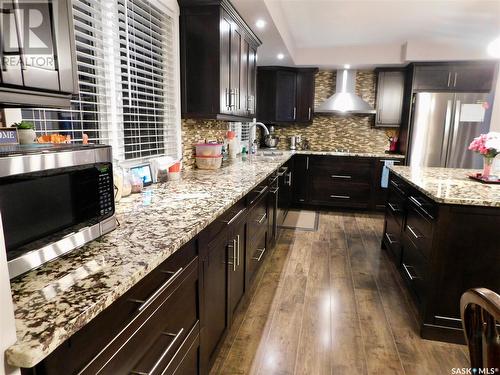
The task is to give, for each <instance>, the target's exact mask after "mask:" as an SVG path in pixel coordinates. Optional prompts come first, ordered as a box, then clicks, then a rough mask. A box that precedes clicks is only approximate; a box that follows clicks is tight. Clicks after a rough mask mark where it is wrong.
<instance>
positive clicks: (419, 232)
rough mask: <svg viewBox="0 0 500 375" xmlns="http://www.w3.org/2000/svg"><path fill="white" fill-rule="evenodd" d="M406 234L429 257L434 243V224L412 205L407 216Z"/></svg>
mask: <svg viewBox="0 0 500 375" xmlns="http://www.w3.org/2000/svg"><path fill="white" fill-rule="evenodd" d="M405 233H406V235H407V236H408V239H409V240H410V241H411V242H412V243H413V244H414V245H415V246H416V247H417V248H418V249H419V250H420V251H421V252H422V253H423V254H424V255H425V256H427V257H428V256H429V251H430V248H431V242H432V222H430V221H429V220H427V218H426V217H425V216H424V215H423V214H422V213H421V212H420V211H418V210H417V209H416V208H414V207H412V206H411V205H410V207H409V208H408V213H407V216H406V225H405Z"/></svg>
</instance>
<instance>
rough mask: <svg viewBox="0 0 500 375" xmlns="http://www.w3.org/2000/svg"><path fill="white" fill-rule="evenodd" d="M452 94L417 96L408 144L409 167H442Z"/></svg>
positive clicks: (444, 159) (419, 94) (450, 117)
mask: <svg viewBox="0 0 500 375" xmlns="http://www.w3.org/2000/svg"><path fill="white" fill-rule="evenodd" d="M454 98H455V94H453V93H429V92H422V93H418V94H416V98H415V108H414V112H413V121H412V133H411V144H410V160H409V162H410V165H419V166H426V167H441V166H444V164H445V162H446V155H447V147H448V146H447V140H448V134H449V131H450V127H451V121H452V117H453V103H454Z"/></svg>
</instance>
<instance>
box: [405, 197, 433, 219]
mask: <svg viewBox="0 0 500 375" xmlns="http://www.w3.org/2000/svg"><path fill="white" fill-rule="evenodd" d="M409 199H410V201H411V202H412V203H414V204H415V205H416V206H417V207H418V208H420V210H421V211H422V212H423V213H424V214H426V215H427V216H428V217H429V218H431V219H432V220H434V216H432V215H431V214H430V213H429V212H428V211H427V210H426V209H425V208H424V205H423V204H422V203H421V202H419V201H418V200H417V198H415V197H413V196H410V198H409Z"/></svg>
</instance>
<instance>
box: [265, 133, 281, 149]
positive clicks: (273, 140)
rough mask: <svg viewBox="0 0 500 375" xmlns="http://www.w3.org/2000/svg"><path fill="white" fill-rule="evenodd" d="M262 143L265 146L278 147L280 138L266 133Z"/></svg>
mask: <svg viewBox="0 0 500 375" xmlns="http://www.w3.org/2000/svg"><path fill="white" fill-rule="evenodd" d="M264 143H265V145H266V147H269V148H276V147H278V143H280V139H279V138H278V137H274V136H272V135H266V137H265V138H264Z"/></svg>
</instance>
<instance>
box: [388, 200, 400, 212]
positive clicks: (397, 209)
mask: <svg viewBox="0 0 500 375" xmlns="http://www.w3.org/2000/svg"><path fill="white" fill-rule="evenodd" d="M387 205H388V206H389V208H390V209H391V211H392V212H400V211H401V209H399V208H397V207H396V206H394V205H393V204H392V203H389V202H387Z"/></svg>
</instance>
